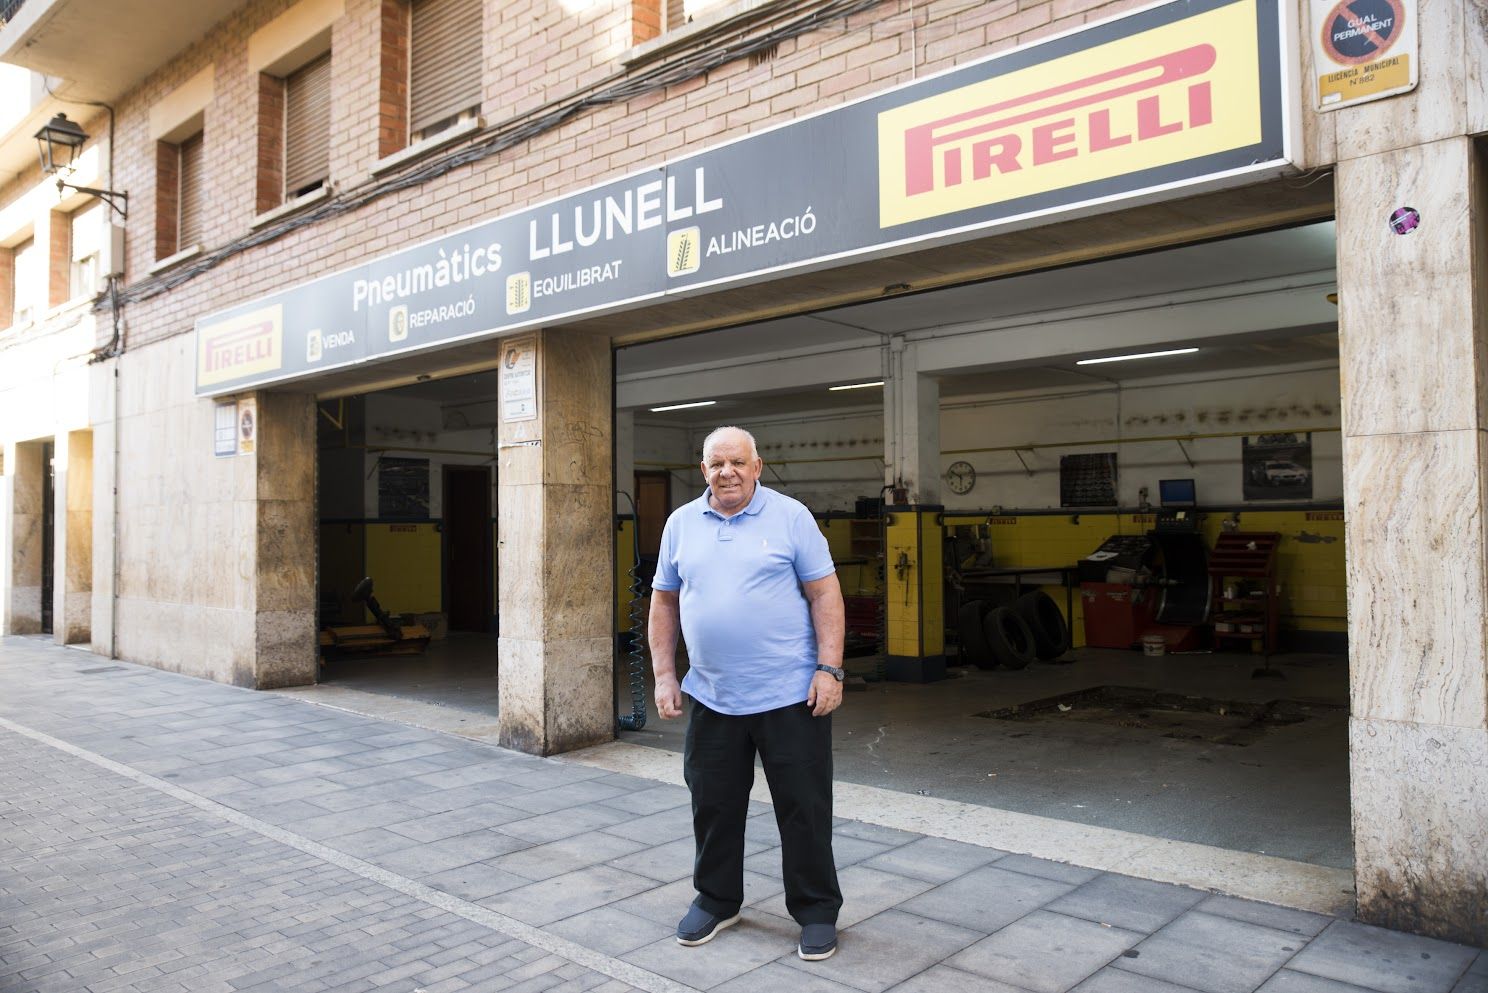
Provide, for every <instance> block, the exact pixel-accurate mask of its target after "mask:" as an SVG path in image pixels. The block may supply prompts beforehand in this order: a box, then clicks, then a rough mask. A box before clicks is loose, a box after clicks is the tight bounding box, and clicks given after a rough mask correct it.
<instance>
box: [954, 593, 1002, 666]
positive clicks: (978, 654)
mask: <svg viewBox="0 0 1488 993" xmlns="http://www.w3.org/2000/svg"><path fill="white" fill-rule="evenodd" d="M986 612H987V604H986V601H985V600H968V601H966V602H965V603H963V604H962V605H961V610H960V611H959V612H958V613H957V614H956V633H957V635H958V636H959V637H960V639H961V661H962V662H963V663H970V664H971V665H974V666H976V667H977V668H978V669H993V668H996V667H997V660H996V659H994V658H993V657H992V649H991V648H990V647H988V645H987V637H986V635H985V634H983V633H982V616H983V615H984V614H986Z"/></svg>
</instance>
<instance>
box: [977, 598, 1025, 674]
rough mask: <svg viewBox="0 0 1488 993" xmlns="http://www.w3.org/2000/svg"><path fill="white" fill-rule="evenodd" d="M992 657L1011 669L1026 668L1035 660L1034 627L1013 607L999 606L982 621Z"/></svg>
mask: <svg viewBox="0 0 1488 993" xmlns="http://www.w3.org/2000/svg"><path fill="white" fill-rule="evenodd" d="M982 633H983V634H985V635H986V637H987V644H988V646H989V647H990V648H991V649H992V657H993V658H994V659H996V660H997V661H998V662H1000V663H1001V664H1003V665H1005V666H1007V667H1008V668H1009V669H1025V668H1027V667H1028V663H1030V662H1032V661H1033V660H1034V640H1033V629H1032V628H1030V627H1029V626H1028V622H1027V621H1025V620H1024V619H1023V615H1022V614H1020V613H1018V612H1017V611H1016V610H1013V609H1012V608H1011V607H998V608H997V609H996V610H994V611H992V612H991V613H990V614H988V615H987V616H986V618H985V619H984V620H983V621H982Z"/></svg>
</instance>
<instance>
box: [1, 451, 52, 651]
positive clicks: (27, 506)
mask: <svg viewBox="0 0 1488 993" xmlns="http://www.w3.org/2000/svg"><path fill="white" fill-rule="evenodd" d="M42 454H43V453H42V443H41V442H39V441H28V442H21V443H19V444H15V445H11V446H8V450H7V451H6V453H5V476H4V482H5V484H6V485H7V487H8V489H9V491H10V492H9V498H10V518H9V521H10V535H9V537H10V541H9V546H10V547H9V552H10V554H9V555H8V556H7V557H6V561H5V562H4V563H3V567H4V569H5V570H6V582H5V588H6V594H7V595H6V598H5V603H4V611H5V614H4V617H3V622H4V623H3V624H0V634H36V633H38V632H39V631H41V553H42V537H41V521H42V500H43V493H42V491H43V487H45V485H46V474H47V472H48V471H49V470H48V467H47V465H46V460H45V459H44V458H43V457H42Z"/></svg>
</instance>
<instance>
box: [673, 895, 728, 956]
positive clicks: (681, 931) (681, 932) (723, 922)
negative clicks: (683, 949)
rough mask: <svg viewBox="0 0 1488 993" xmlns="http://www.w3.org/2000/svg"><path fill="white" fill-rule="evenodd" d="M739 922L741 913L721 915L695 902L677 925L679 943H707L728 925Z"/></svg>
mask: <svg viewBox="0 0 1488 993" xmlns="http://www.w3.org/2000/svg"><path fill="white" fill-rule="evenodd" d="M737 923H739V915H738V914H734V916H732V917H719V916H718V915H717V914H710V913H708V912H707V911H706V910H704V909H703V908H702V907H699V906H697V905H696V904H694V905H693V906H692V907H691V909H689V910H688V911H687V915H686V916H685V917H683V918H682V920H681V922H680V923H679V924H678V925H677V944H679V945H689V946H691V945H706V944H707V943H708V942H710V941H712V940H713V936H714V935H715V934H717V933H718V932H719V931H722V930H723V929H724V928H726V927H732V926H733V925H735V924H737Z"/></svg>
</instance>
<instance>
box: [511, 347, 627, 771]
mask: <svg viewBox="0 0 1488 993" xmlns="http://www.w3.org/2000/svg"><path fill="white" fill-rule="evenodd" d="M532 339H533V340H534V341H535V347H536V384H537V416H536V417H535V418H534V419H531V420H507V419H506V418H505V416H504V415H503V420H502V423H501V425H500V428H499V431H498V438H499V444H500V453H501V454H500V469H499V473H498V485H497V494H498V496H497V499H498V504H499V507H498V511H497V520H498V524H497V546H498V556H499V561H500V569H499V572H500V577H501V581H500V590H499V595H500V602H501V637H500V645H499V653H500V677H499V683H500V692H501V717H500V733H499V734H500V742H501V744H502V745H504V746H506V747H508V748H515V749H518V750H520V751H524V752H529V753H531V754H534V755H553V754H557V753H559V752H566V751H571V750H573V749H575V748H583V747H586V746H588V745H595V744H599V743H601V742H604V741H609V740H611V739H612V738H613V737H614V733H615V732H614V729H615V713H614V698H613V686H614V675H613V672H614V637H613V629H614V619H613V611H614V609H615V607H614V599H613V592H612V589H613V588H612V585H611V584H612V583H613V582H614V575H615V570H614V561H613V555H614V553H613V507H614V495H613V490H614V485H615V484H614V462H613V451H612V446H611V435H610V429H611V421H612V417H613V403H614V401H613V399H612V396H613V393H612V384H613V376H612V373H611V353H610V345H609V342H608V341H607V340H605V339H603V338H596V337H589V336H585V335H581V334H576V333H573V332H564V331H562V330H558V331H549V330H543V331H539V332H537V333H536V334H535V335H533V336H532ZM514 340H521V339H514ZM503 399H505V397H504V395H503ZM503 410H505V404H503Z"/></svg>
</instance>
